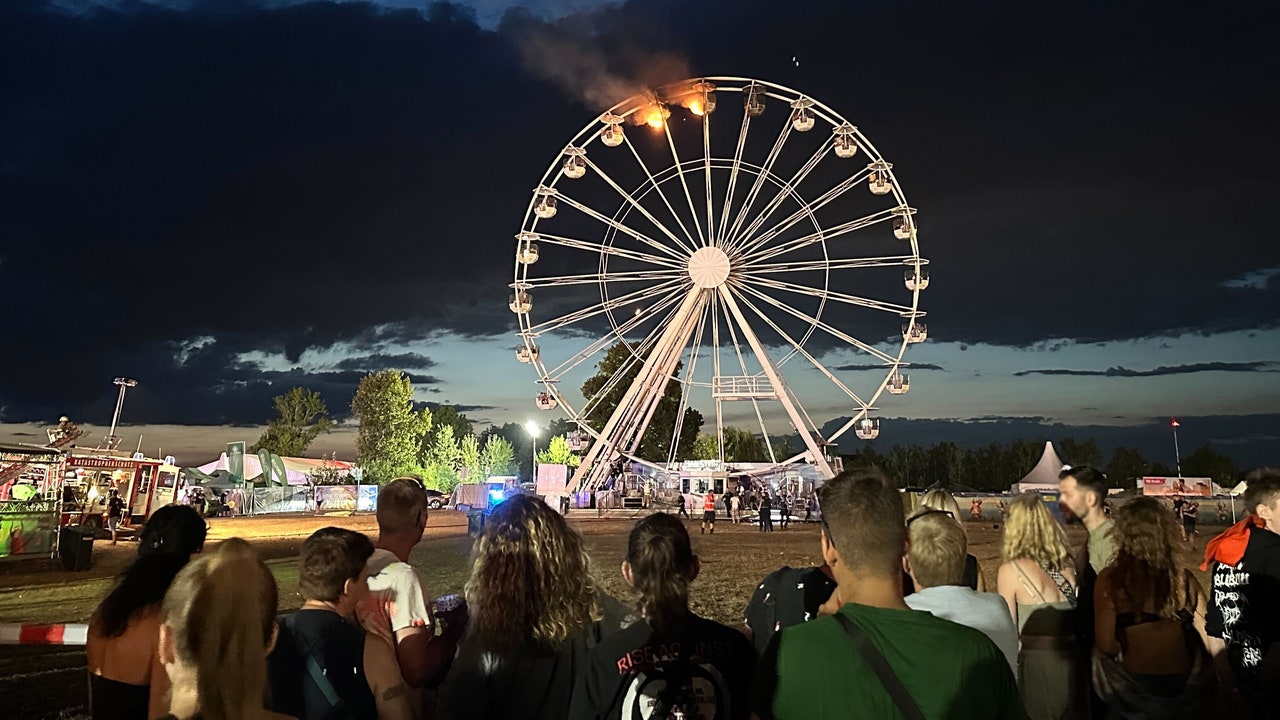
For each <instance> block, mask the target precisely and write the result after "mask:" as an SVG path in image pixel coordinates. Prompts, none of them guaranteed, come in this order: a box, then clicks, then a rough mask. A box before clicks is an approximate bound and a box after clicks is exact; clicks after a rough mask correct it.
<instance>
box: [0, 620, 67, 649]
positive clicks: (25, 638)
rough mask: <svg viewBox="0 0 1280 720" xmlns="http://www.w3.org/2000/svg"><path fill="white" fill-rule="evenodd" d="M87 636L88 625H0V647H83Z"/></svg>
mask: <svg viewBox="0 0 1280 720" xmlns="http://www.w3.org/2000/svg"><path fill="white" fill-rule="evenodd" d="M88 635H89V626H88V625H79V624H66V625H18V624H15V623H0V645H84V643H85V639H86V638H87V637H88Z"/></svg>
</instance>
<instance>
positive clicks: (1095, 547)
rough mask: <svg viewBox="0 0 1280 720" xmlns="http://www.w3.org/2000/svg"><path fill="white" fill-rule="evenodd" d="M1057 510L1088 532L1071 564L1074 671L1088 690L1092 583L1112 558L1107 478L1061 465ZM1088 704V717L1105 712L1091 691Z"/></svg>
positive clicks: (1084, 467) (1112, 524) (1112, 523)
mask: <svg viewBox="0 0 1280 720" xmlns="http://www.w3.org/2000/svg"><path fill="white" fill-rule="evenodd" d="M1058 507H1059V509H1060V510H1061V511H1062V515H1063V517H1064V518H1066V521H1067V522H1068V523H1072V522H1079V523H1080V524H1081V525H1084V527H1085V530H1087V531H1088V532H1089V539H1088V541H1087V542H1086V543H1085V545H1084V547H1083V548H1082V549H1081V550H1080V552H1079V553H1078V554H1077V555H1076V561H1075V570H1076V594H1077V597H1078V598H1079V602H1078V604H1077V609H1078V612H1077V613H1076V623H1077V624H1076V651H1077V652H1078V653H1079V655H1078V658H1077V662H1078V663H1079V668H1078V670H1077V672H1078V673H1079V676H1080V677H1083V678H1084V680H1083V682H1082V684H1083V685H1084V686H1085V687H1088V680H1089V677H1090V674H1089V668H1090V666H1091V665H1092V655H1093V644H1094V638H1093V631H1094V625H1093V618H1094V612H1093V610H1094V609H1093V598H1094V582H1095V581H1096V580H1097V578H1098V573H1100V572H1102V569H1103V568H1105V567H1106V566H1108V565H1110V564H1111V561H1112V560H1113V559H1115V556H1116V544H1115V540H1114V539H1113V538H1112V529H1113V528H1114V527H1115V521H1114V520H1112V519H1111V518H1110V516H1109V515H1108V514H1107V477H1106V476H1105V475H1103V474H1102V473H1101V472H1099V471H1098V470H1096V469H1094V468H1091V467H1089V466H1087V465H1081V466H1078V467H1074V468H1073V467H1065V466H1064V467H1063V469H1062V472H1061V473H1059V474H1058ZM1088 702H1089V705H1090V709H1089V712H1090V713H1091V714H1092V715H1094V716H1101V715H1102V714H1103V713H1104V712H1105V708H1104V707H1103V705H1102V703H1101V700H1100V698H1099V697H1098V695H1097V694H1096V693H1094V692H1092V690H1090V692H1089V693H1088Z"/></svg>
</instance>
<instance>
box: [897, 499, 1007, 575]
mask: <svg viewBox="0 0 1280 720" xmlns="http://www.w3.org/2000/svg"><path fill="white" fill-rule="evenodd" d="M920 508H923V509H926V510H937V511H939V512H941V513H944V514H946V515H949V516H950V517H951V519H952V520H954V521H955V523H956V525H957V526H958V527H959V528H960V531H961V532H963V533H964V538H965V543H966V545H967V544H968V541H969V528H967V527H965V525H964V520H963V519H961V515H960V503H958V502H956V499H955V496H953V495H952V494H951V493H949V492H947V491H946V490H944V489H942V488H934V489H933V490H930V491H929V492H927V493H925V494H924V497H922V498H920ZM904 582H905V584H904V585H903V586H902V592H903V594H905V595H910V594H911V593H912V592H915V589H914V588H913V587H912V586H911V578H905V581H904ZM963 584H964V585H965V586H966V587H970V588H973V589H974V590H977V591H978V592H987V579H986V576H985V575H983V573H982V566H981V565H980V564H979V563H978V558H977V557H976V556H975V555H972V554H968V553H966V554H965V558H964V582H963Z"/></svg>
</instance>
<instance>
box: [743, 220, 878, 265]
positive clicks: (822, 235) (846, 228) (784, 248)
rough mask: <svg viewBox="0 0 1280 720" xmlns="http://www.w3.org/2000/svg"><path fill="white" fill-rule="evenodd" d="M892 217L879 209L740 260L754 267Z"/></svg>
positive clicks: (745, 256) (764, 249)
mask: <svg viewBox="0 0 1280 720" xmlns="http://www.w3.org/2000/svg"><path fill="white" fill-rule="evenodd" d="M892 217H893V210H881V211H879V212H876V213H872V214H870V215H866V216H864V217H860V218H856V219H854V220H849V221H847V222H844V223H841V224H839V225H835V226H833V227H830V228H827V229H825V230H820V231H817V232H812V233H809V234H808V235H803V236H801V237H798V238H795V239H793V240H788V241H786V242H784V243H781V244H779V245H775V246H773V247H771V248H762V249H760V250H757V251H755V252H753V253H750V254H747V255H744V256H742V257H741V262H744V263H747V264H749V265H752V266H753V267H754V264H755V263H758V262H761V261H764V260H769V259H771V258H775V257H778V256H779V255H785V254H786V253H789V252H793V251H795V250H800V249H802V248H806V247H808V246H810V245H815V244H817V243H820V242H823V241H826V240H833V239H835V238H838V237H841V236H842V235H848V234H849V233H851V232H857V231H858V230H861V229H863V228H867V227H871V226H872V225H875V224H877V223H882V222H884V221H886V220H889V219H890V218H892ZM766 242H767V241H766Z"/></svg>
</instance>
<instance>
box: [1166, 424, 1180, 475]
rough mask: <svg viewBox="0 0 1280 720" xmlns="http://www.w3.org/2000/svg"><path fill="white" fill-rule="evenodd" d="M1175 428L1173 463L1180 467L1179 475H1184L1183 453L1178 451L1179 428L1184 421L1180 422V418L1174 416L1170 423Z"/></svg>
mask: <svg viewBox="0 0 1280 720" xmlns="http://www.w3.org/2000/svg"><path fill="white" fill-rule="evenodd" d="M1169 426H1170V427H1172V428H1173V463H1174V465H1176V466H1177V467H1178V477H1179V478H1181V477H1182V454H1181V453H1180V452H1178V428H1180V427H1182V423H1180V422H1178V418H1173V421H1172V422H1170V423H1169Z"/></svg>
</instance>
